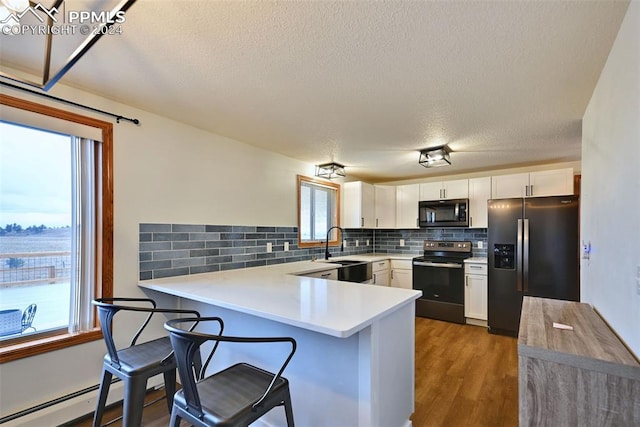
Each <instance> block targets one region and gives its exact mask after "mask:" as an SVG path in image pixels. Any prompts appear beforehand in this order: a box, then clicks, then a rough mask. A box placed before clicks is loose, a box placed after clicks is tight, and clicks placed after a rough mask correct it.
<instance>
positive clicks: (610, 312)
mask: <svg viewBox="0 0 640 427" xmlns="http://www.w3.org/2000/svg"><path fill="white" fill-rule="evenodd" d="M581 235H582V239H583V240H584V241H586V242H589V241H590V242H591V247H592V254H591V259H590V260H583V261H582V270H581V280H582V296H581V299H582V301H584V302H588V303H591V304H592V305H594V306H595V307H596V309H597V310H598V311H600V313H601V314H602V315H603V316H604V318H605V319H606V320H607V322H609V324H610V325H611V326H612V327H613V328H614V329H615V330H616V332H617V333H618V334H619V335H620V336H621V337H622V339H623V340H624V341H625V342H626V343H627V345H628V346H629V347H630V348H631V349H632V351H633V352H634V353H635V354H636V356H640V289H636V288H640V283H637V282H636V280H640V278H636V277H637V276H638V275H640V271H639V270H640V1H637V0H634V1H632V2H631V4H630V5H629V9H628V10H627V14H626V16H625V19H624V21H623V23H622V25H621V27H620V31H619V33H618V36H617V38H616V41H615V43H614V45H613V48H612V50H611V53H610V54H609V58H608V60H607V63H606V65H605V67H604V69H603V71H602V74H601V75H600V80H599V81H598V84H597V86H596V89H595V91H594V93H593V96H592V98H591V101H590V103H589V106H588V108H587V110H586V112H585V115H584V118H583V123H582V221H581Z"/></svg>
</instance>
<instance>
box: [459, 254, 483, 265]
mask: <svg viewBox="0 0 640 427" xmlns="http://www.w3.org/2000/svg"><path fill="white" fill-rule="evenodd" d="M464 262H467V263H471V264H486V263H487V258H486V257H479V256H476V257H471V258H467V259H465V260H464Z"/></svg>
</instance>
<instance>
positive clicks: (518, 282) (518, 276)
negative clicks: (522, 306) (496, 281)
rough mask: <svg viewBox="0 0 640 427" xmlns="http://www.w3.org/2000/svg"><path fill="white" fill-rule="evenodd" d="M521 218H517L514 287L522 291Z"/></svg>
mask: <svg viewBox="0 0 640 427" xmlns="http://www.w3.org/2000/svg"><path fill="white" fill-rule="evenodd" d="M522 228H523V227H522V219H519V220H518V242H517V245H516V287H517V290H518V292H522V261H523V255H522Z"/></svg>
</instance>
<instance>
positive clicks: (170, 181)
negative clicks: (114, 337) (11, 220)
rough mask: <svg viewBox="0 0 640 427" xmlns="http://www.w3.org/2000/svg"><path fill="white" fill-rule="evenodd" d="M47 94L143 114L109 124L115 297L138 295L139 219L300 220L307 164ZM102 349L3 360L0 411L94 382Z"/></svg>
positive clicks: (122, 330)
mask: <svg viewBox="0 0 640 427" xmlns="http://www.w3.org/2000/svg"><path fill="white" fill-rule="evenodd" d="M2 92H3V93H5V94H7V95H11V96H16V97H20V98H24V99H28V100H32V101H35V102H39V103H43V104H49V105H52V106H55V107H57V108H63V109H64V108H67V107H65V106H63V105H61V104H51V103H48V102H47V101H46V100H44V99H43V98H39V97H35V96H31V95H29V96H27V95H24V94H22V93H20V92H17V91H14V90H11V89H3V90H2ZM51 94H52V95H55V96H60V97H63V98H66V99H70V100H73V101H76V102H80V103H85V104H88V105H90V106H93V107H96V108H101V109H104V110H107V111H112V112H115V113H118V114H122V115H125V116H127V117H134V118H138V119H140V121H141V124H140V126H135V125H133V124H130V123H128V122H121V123H120V124H115V123H114V215H115V218H114V222H115V226H114V294H115V295H122V296H136V295H142V293H141V291H140V290H139V289H138V287H137V280H138V224H139V223H153V222H162V223H187V224H229V225H265V226H297V214H296V212H297V211H296V203H297V202H296V200H297V190H296V174H305V175H312V174H313V170H314V169H313V168H314V166H313V165H309V164H306V163H302V162H300V161H297V160H293V159H290V158H287V157H285V156H282V155H278V154H275V153H272V152H268V151H264V150H261V149H257V148H254V147H252V146H249V145H247V144H244V143H240V142H237V141H234V140H231V139H228V138H224V137H221V136H218V135H215V134H212V133H209V132H205V131H203V130H200V129H196V128H193V127H190V126H186V125H184V124H181V123H178V122H175V121H172V120H170V119H167V118H164V117H159V116H157V115H153V114H150V113H148V112H145V111H140V110H136V109H134V108H131V107H128V106H125V105H121V104H117V103H115V102H112V101H109V100H106V99H103V98H99V97H96V96H94V95H91V94H88V93H85V92H81V91H78V90H76V89H72V88H68V87H64V86H56V87H55V90H53V91H51ZM69 109H70V110H73V111H76V112H78V113H80V114H85V115H89V116H94V117H96V118H99V119H102V120H110V119H109V118H107V117H104V116H97V115H94V114H90V113H88V112H86V111H84V110H80V109H73V108H69ZM160 325H161V322H158V325H155V328H156V330H159V329H160V328H161V326H160ZM131 328H132V326H130V325H126V324H124V323H123V322H119V323H116V330H117V331H119V337H123V336H125V335H126V336H130V335H129V334H130V333H131V332H132V331H131ZM121 341H122V339H121ZM104 353H105V348H104V344H103V342H102V341H96V342H93V343H89V344H83V345H79V346H75V347H71V348H68V349H64V350H59V351H55V352H51V353H47V354H45V355H39V356H33V357H29V358H26V359H22V360H18V361H14V362H9V363H5V364H2V365H0V397H1V398H0V415H2V416H5V415H9V414H12V413H14V412H16V411H19V410H21V409H24V408H28V407H31V406H33V405H35V404H38V403H41V402H44V401H48V400H50V399H53V398H55V397H59V396H61V395H64V394H67V393H69V392H72V391H76V390H79V389H82V388H85V387H88V386H91V385H94V384H97V383H98V381H99V378H100V371H101V366H102V365H101V364H102V356H103V355H104Z"/></svg>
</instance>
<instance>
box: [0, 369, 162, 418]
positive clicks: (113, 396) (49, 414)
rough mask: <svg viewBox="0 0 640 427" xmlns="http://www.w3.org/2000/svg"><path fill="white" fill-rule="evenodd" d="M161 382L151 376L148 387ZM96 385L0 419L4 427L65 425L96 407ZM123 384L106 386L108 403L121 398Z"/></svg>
mask: <svg viewBox="0 0 640 427" xmlns="http://www.w3.org/2000/svg"><path fill="white" fill-rule="evenodd" d="M162 385H163V379H162V376H159V377H158V379H156V378H151V379H150V380H149V383H148V385H147V386H148V387H150V388H156V387H158V386H162ZM98 388H99V385H98V384H96V385H93V386H90V387H87V388H84V389H82V390H78V391H74V392H72V393H69V394H67V395H64V396H60V397H57V398H55V399H52V400H49V401H47V402H43V403H40V404H38V405H35V406H32V407H31V408H27V409H23V410H21V411H18V412H15V413H13V414H9V415H6V416H3V417H2V418H0V424H2V425H3V427H5V426H6V427H12V426H21V427H24V426H27V427H28V426H33V427H39V426H43V425H57V426H64V425H66V424H69V423H70V422H72V421H74V420H77V419H78V418H82V417H83V416H86V415H87V414H90V413H92V412H93V411H94V410H95V405H96V401H97V400H98ZM123 395H124V384H123V383H122V381H121V380H120V379H119V378H114V379H113V380H112V382H111V387H110V388H109V397H108V398H107V405H111V404H113V403H116V402H118V401H120V400H122V398H123Z"/></svg>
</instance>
